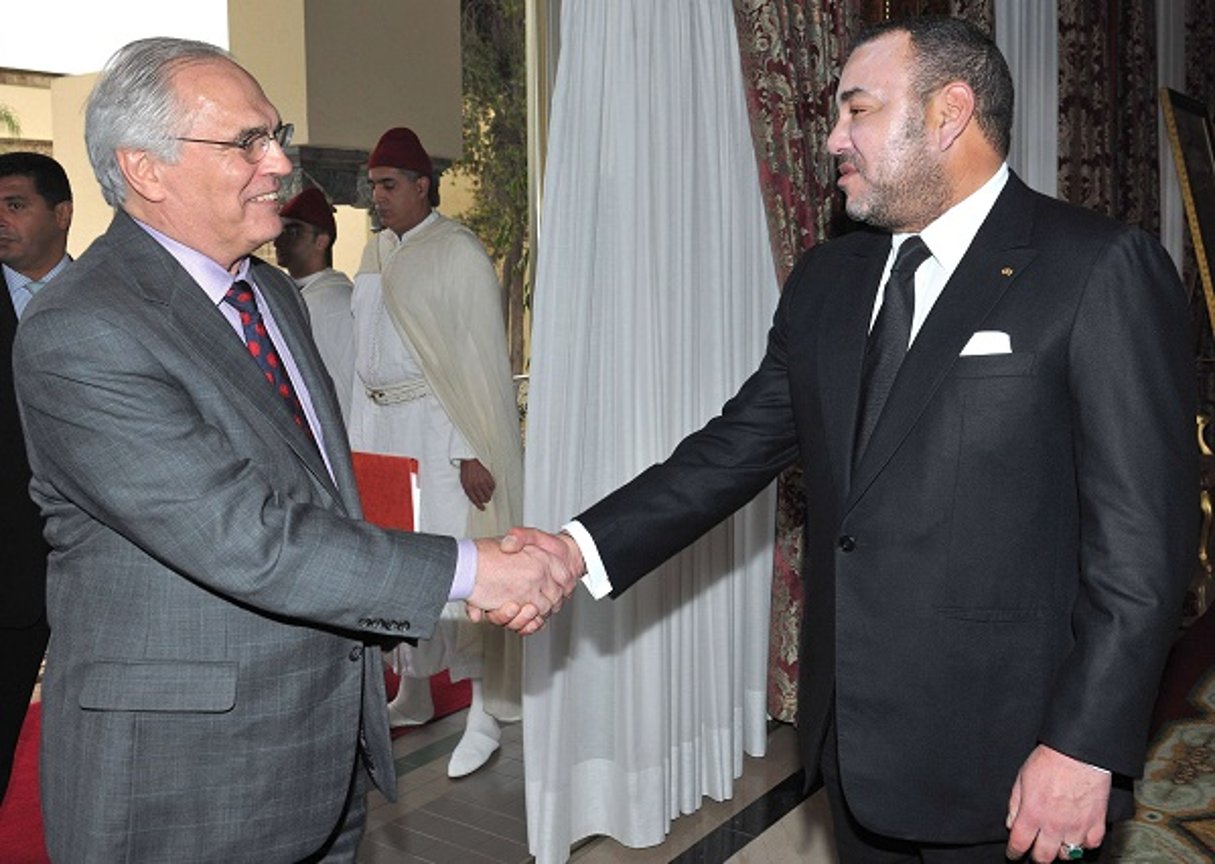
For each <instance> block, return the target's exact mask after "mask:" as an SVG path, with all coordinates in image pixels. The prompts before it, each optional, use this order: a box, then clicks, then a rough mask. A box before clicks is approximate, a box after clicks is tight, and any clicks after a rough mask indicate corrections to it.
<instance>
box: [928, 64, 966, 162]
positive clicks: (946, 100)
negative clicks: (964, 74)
mask: <svg viewBox="0 0 1215 864" xmlns="http://www.w3.org/2000/svg"><path fill="white" fill-rule="evenodd" d="M931 111H932V121H933V122H932V123H930V125H929V132H930V133H931V134H933V135H935V136H936V144H937V147H938V149H940V150H941V151H942V152H944V151H945V150H948V149H949V148H950V147H952V146H953V144H954V142H955V141H957V140H958V136H959V135H961V134H962V133H963V132H965V131H966V128H967V127H968V126H969V125H970V122H971V120H972V119H973V118H974V113H975V94H974V91H973V90H971V89H970V85H968V84H966V83H965V82H963V81H954V82H952V83H949V84H946V85H945V86H944V87H942V88H941V89H940V90H939V91H938V92H937V94H936V96H934V97H933V99H932V107H931Z"/></svg>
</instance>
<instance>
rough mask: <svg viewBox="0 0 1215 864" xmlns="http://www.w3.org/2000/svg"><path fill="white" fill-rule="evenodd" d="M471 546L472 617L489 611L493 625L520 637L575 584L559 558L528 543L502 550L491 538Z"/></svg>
mask: <svg viewBox="0 0 1215 864" xmlns="http://www.w3.org/2000/svg"><path fill="white" fill-rule="evenodd" d="M476 544H477V574H476V582H475V583H474V585H473V591H472V594H471V595H469V597H468V600H467V606H468V613H469V617H470V618H472V620H474V621H479V620H481V619H482V617H484V614H483V613H486V612H489V613H492V614H491V615H490V616H489V619H490V620H491V621H492V622H494V623H495V624H501V625H503V626H506V627H510V629H512V630H517V631H519V632H520V633H523V634H525V635H526V634H529V633H534V632H536V631H537V630H539V629H540V628H541V627H543V626H544V620H545V618H546V617H547V616H548V615H550V614H551V613H553V612H556V611H557V610H558V609H560V608H561V604H562V603H563V602H564V600H565V598H566V597H568V596H569V595H570V594H571V593H572V592H573V590H574V587H575V586H576V585H577V577H576V576H575V575H573V574H572V573H571V572H570V571H569V568H568V567H567V566H566V564H565V562H564V561H563V560H562V559H560V558H558V557H556V556H554V555H552V554H550V553H549V552H546V551H545V550H544V549H541V548H539V547H536V546H532V547H528V548H526V549H521V550H519V551H518V552H512V553H509V554H508V553H505V552H503V551H502V550H501V548H500V541H499V540H497V539H481V540H477V541H476Z"/></svg>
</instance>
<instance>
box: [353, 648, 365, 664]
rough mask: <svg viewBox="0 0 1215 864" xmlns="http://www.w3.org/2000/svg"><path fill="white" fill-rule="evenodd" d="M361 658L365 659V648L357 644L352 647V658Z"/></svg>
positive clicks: (356, 659)
mask: <svg viewBox="0 0 1215 864" xmlns="http://www.w3.org/2000/svg"><path fill="white" fill-rule="evenodd" d="M361 659H363V648H362V646H357V645H356V646H355V647H354V648H351V649H350V660H351V661H352V662H355V661H358V660H361Z"/></svg>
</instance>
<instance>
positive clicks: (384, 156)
mask: <svg viewBox="0 0 1215 864" xmlns="http://www.w3.org/2000/svg"><path fill="white" fill-rule="evenodd" d="M380 166H384V167H387V168H400V169H401V170H402V171H412V172H414V173H415V174H421V175H422V176H423V177H429V176H430V175H431V174H432V173H434V169H433V168H432V167H431V164H430V157H429V156H427V155H426V151H425V150H424V149H422V142H421V141H419V140H418V136H417V135H415V134H414V132H413V130H412V129H406V128H405V127H404V126H398V127H396V128H395V129H389V130H388V131H387V132H385V133H384V134H383V135H381V136H380V140H379V143H377V144H376V145H375V149H374V150H372V151H371V156H370V157H369V158H368V159H367V167H368V168H379V167H380Z"/></svg>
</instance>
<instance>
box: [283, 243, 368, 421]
mask: <svg viewBox="0 0 1215 864" xmlns="http://www.w3.org/2000/svg"><path fill="white" fill-rule="evenodd" d="M295 284H296V285H298V286H299V289H300V293H301V294H302V295H303V297H304V302H305V303H306V304H307V305H308V317H309V318H311V319H312V338H313V339H314V340H315V341H316V347H317V350H318V351H320V352H321V360H323V361H324V362H325V368H326V369H327V370H328V371H329V377H330V378H332V379H333V386H334V388H335V389H336V390H337V397H338V404H339V405H340V406H341V408H342V419H343V420H345V421H346V422H347V423H349V422H350V394H351V391H352V390H353V388H354V315H353V314H352V313H351V310H350V294H351V291H352V290H353V286H352V285H351V283H350V279H349V278H347V276H346V274H345V273H341V272H339V271H337V270H334V269H333V268H332V267H326V268H325V269H324V270H318V271H316V272H315V273H313V274H312V275H311V276H305V277H304V278H303V279H296V280H295Z"/></svg>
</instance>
